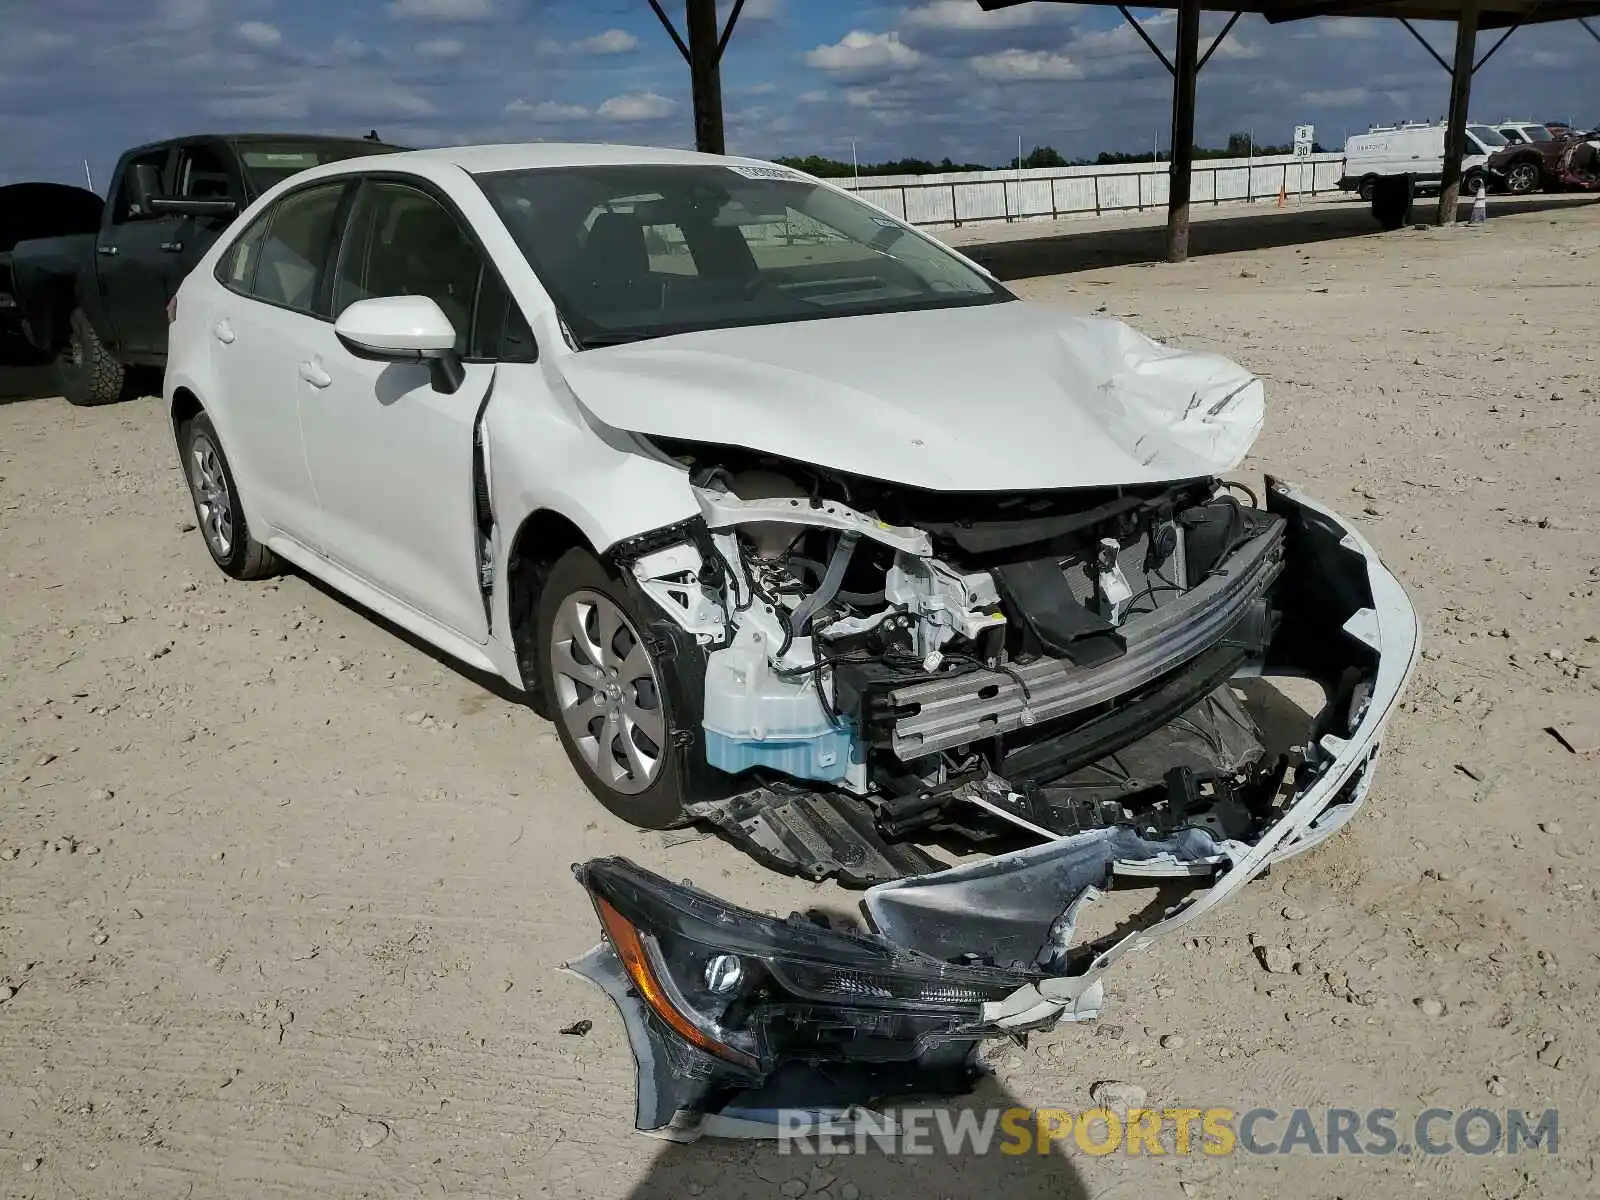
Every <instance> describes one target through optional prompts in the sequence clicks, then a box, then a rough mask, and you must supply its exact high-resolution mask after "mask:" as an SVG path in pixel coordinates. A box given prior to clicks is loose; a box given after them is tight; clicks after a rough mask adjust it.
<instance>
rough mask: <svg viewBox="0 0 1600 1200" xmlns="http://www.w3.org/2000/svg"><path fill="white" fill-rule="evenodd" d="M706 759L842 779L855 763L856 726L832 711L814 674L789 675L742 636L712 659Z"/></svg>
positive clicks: (728, 767)
mask: <svg viewBox="0 0 1600 1200" xmlns="http://www.w3.org/2000/svg"><path fill="white" fill-rule="evenodd" d="M703 724H704V727H705V731H706V761H707V762H709V763H710V764H711V765H712V766H713V767H716V768H717V769H718V770H719V771H727V772H728V773H729V774H733V775H736V774H738V773H739V772H740V771H748V770H750V769H751V768H752V767H766V768H768V769H769V770H773V771H781V772H783V773H784V774H785V775H790V776H793V777H794V778H797V779H819V780H825V781H828V782H836V781H838V780H840V779H843V778H844V777H845V775H846V774H847V773H848V772H849V770H850V765H851V756H852V755H853V754H854V753H855V748H856V743H855V737H854V736H853V734H852V732H851V729H850V726H849V724H848V723H847V722H845V721H843V720H842V719H841V722H840V724H839V725H838V726H835V725H834V724H833V722H831V721H830V720H829V719H828V715H827V713H825V712H824V711H823V710H822V702H821V701H820V700H819V699H818V698H817V688H816V684H815V683H813V682H812V680H811V678H810V677H809V676H800V677H798V678H795V679H792V680H791V679H783V678H781V677H779V676H777V675H774V674H773V673H772V672H771V671H770V670H768V669H767V663H766V659H765V656H764V655H761V654H760V653H759V652H758V651H755V650H753V649H752V648H748V647H746V646H744V645H741V644H739V643H737V642H736V643H735V644H734V645H732V646H729V647H728V648H727V649H724V650H718V651H715V652H714V653H712V654H711V656H710V657H709V658H708V659H707V660H706V695H705V718H704V721H703Z"/></svg>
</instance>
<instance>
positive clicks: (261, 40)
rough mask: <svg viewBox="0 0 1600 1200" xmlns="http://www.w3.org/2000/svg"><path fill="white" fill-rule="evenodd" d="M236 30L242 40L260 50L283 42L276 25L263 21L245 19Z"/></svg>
mask: <svg viewBox="0 0 1600 1200" xmlns="http://www.w3.org/2000/svg"><path fill="white" fill-rule="evenodd" d="M237 32H238V34H239V37H240V38H242V39H243V40H244V41H246V42H249V43H250V44H251V45H252V46H257V47H259V48H260V49H262V50H270V49H271V48H272V47H274V46H279V45H282V44H283V34H281V33H279V32H278V27H277V26H276V25H268V24H267V23H266V22H265V21H245V22H244V23H243V24H241V25H240V26H239V28H238V31H237Z"/></svg>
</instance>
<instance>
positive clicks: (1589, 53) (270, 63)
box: [0, 0, 1600, 187]
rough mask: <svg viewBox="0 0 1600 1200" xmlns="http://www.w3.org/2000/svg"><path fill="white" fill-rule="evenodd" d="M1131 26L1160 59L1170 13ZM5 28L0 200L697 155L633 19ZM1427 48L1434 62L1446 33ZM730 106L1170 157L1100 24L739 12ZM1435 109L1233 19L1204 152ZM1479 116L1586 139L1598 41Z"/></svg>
mask: <svg viewBox="0 0 1600 1200" xmlns="http://www.w3.org/2000/svg"><path fill="white" fill-rule="evenodd" d="M730 3H731V0H722V7H723V9H724V11H726V9H727V8H728V7H729V5H730ZM665 7H666V8H667V9H668V11H669V12H671V13H673V15H674V16H675V17H677V18H678V19H679V20H680V21H681V18H682V8H683V5H682V0H666V4H665ZM1135 11H1136V12H1139V13H1141V14H1142V15H1146V16H1148V17H1149V19H1150V22H1151V31H1152V33H1153V34H1154V36H1155V37H1156V38H1157V39H1158V41H1161V42H1162V43H1163V44H1165V45H1167V46H1169V47H1170V44H1171V41H1172V16H1171V14H1170V12H1169V13H1160V12H1155V11H1153V10H1147V9H1136V10H1135ZM1220 24H1221V18H1220V17H1218V18H1210V17H1208V18H1207V28H1208V29H1214V28H1216V27H1217V26H1219V25H1220ZM0 29H3V31H4V33H3V37H0V182H10V181H15V180H19V179H31V178H46V179H62V180H67V181H78V180H81V179H82V175H83V171H82V165H81V164H82V160H83V159H85V158H87V159H88V160H89V162H90V164H91V166H92V167H93V169H94V172H95V178H96V182H97V184H99V185H100V186H101V187H103V186H104V180H105V178H106V175H107V173H108V171H109V168H110V166H111V164H112V163H113V162H114V161H115V158H116V155H117V153H118V152H119V151H120V150H121V149H122V148H123V147H125V146H128V145H131V144H135V143H137V142H141V141H147V140H150V139H154V138H161V137H167V136H172V135H176V134H180V133H187V132H197V131H202V130H208V131H210V130H230V129H236V130H246V129H256V130H263V129H270V130H301V129H304V130H323V131H330V132H333V131H337V132H350V133H364V132H366V130H367V129H369V128H372V127H374V126H376V127H377V128H378V129H379V130H380V131H381V132H382V133H383V135H384V136H385V137H387V138H389V139H390V140H398V141H405V142H408V143H410V144H417V145H422V144H439V143H445V142H463V141H487V140H530V139H535V138H546V139H586V140H588V139H592V140H605V141H624V142H634V143H652V144H664V145H687V144H690V143H692V140H693V133H692V126H691V120H690V108H689V99H688V94H689V88H688V75H687V70H686V68H685V66H684V64H683V62H682V60H681V58H680V57H679V55H678V53H677V51H676V50H675V49H674V47H673V46H672V44H671V43H670V42H669V41H668V39H667V37H666V35H665V33H664V32H663V31H662V29H661V28H660V26H659V24H658V23H657V21H656V18H655V16H654V15H653V14H652V13H651V11H650V9H649V7H648V5H647V4H646V3H645V0H587V2H583V0H132V2H130V0H0ZM1423 30H1424V32H1425V33H1426V34H1427V35H1428V36H1430V37H1431V38H1432V39H1433V41H1434V43H1435V45H1437V46H1439V47H1440V48H1441V49H1442V50H1443V51H1444V52H1445V53H1446V55H1448V53H1449V45H1450V38H1451V37H1452V31H1451V30H1450V29H1449V28H1448V27H1444V26H1427V25H1425V26H1423ZM1488 45H1489V35H1487V34H1486V35H1484V36H1483V38H1482V39H1481V40H1480V48H1481V49H1486V48H1487V47H1488ZM1481 49H1480V52H1481ZM723 89H724V99H725V104H726V109H727V113H728V130H729V143H730V149H733V150H736V151H739V152H744V153H750V154H755V155H759V156H772V155H779V154H806V153H820V154H828V155H832V156H834V157H839V158H848V157H849V153H850V139H851V138H855V139H856V141H857V144H858V148H859V152H860V154H861V155H862V157H863V158H864V159H883V158H897V157H900V156H903V155H916V156H919V157H925V158H934V159H937V158H942V157H944V156H945V155H949V156H951V157H953V158H956V159H958V160H978V161H987V162H1000V161H1003V160H1004V159H1005V158H1007V156H1009V155H1010V154H1013V153H1014V152H1015V147H1016V139H1017V137H1018V136H1019V135H1020V136H1021V137H1022V138H1023V140H1024V141H1025V142H1026V143H1027V145H1028V146H1033V145H1036V144H1049V145H1053V146H1055V147H1056V148H1057V149H1059V150H1060V151H1062V152H1063V153H1065V154H1068V155H1080V154H1082V155H1088V154H1093V153H1094V152H1096V151H1099V150H1102V149H1126V150H1142V149H1145V148H1147V147H1149V146H1150V144H1151V142H1152V140H1154V139H1155V138H1157V137H1158V136H1159V138H1160V139H1161V143H1162V148H1163V149H1165V148H1166V132H1165V130H1166V125H1167V121H1168V107H1169V104H1170V100H1169V96H1170V91H1169V82H1168V78H1167V75H1166V73H1165V71H1164V70H1163V69H1162V67H1161V66H1160V64H1159V63H1157V62H1156V61H1155V60H1154V58H1153V57H1152V56H1151V55H1150V54H1149V53H1148V52H1147V51H1146V50H1145V49H1144V48H1143V47H1142V45H1140V44H1139V42H1138V41H1137V40H1136V38H1135V37H1134V35H1133V32H1132V30H1130V29H1128V28H1126V27H1125V26H1122V25H1121V24H1120V19H1119V18H1118V17H1117V15H1116V13H1115V10H1106V9H1097V8H1088V7H1084V6H1079V5H1066V4H1042V3H1035V4H1029V5H1025V6H1023V7H1020V8H1015V9H1010V10H1006V11H1002V12H997V13H987V14H986V13H983V12H982V11H981V10H980V9H979V8H978V6H977V4H976V3H975V2H974V0H900V2H890V0H880V2H878V3H846V2H844V0H747V3H746V5H745V10H744V16H743V17H742V19H741V21H740V24H739V28H738V31H737V32H736V33H735V35H734V38H733V41H732V44H731V45H730V47H729V52H728V56H727V58H726V60H725V61H724V68H723ZM1445 106H1446V77H1445V74H1444V72H1443V71H1442V70H1440V68H1439V66H1438V65H1437V64H1436V63H1434V62H1433V60H1432V59H1430V58H1428V56H1427V55H1426V54H1425V53H1424V52H1423V50H1422V49H1421V48H1420V47H1418V46H1417V45H1416V44H1415V43H1414V42H1413V41H1412V40H1411V38H1410V37H1409V36H1408V35H1407V34H1406V33H1405V31H1404V30H1403V29H1401V28H1400V27H1399V26H1398V25H1397V24H1395V23H1393V22H1364V21H1355V20H1339V19H1328V20H1319V21H1310V22H1305V23H1303V24H1298V25H1290V26H1280V27H1276V28H1274V27H1272V26H1269V25H1267V24H1266V22H1265V21H1263V20H1261V19H1260V18H1257V17H1253V16H1247V17H1244V18H1243V19H1242V20H1241V21H1240V22H1239V24H1238V25H1237V26H1236V27H1235V29H1234V31H1233V33H1232V34H1231V35H1230V36H1229V38H1228V40H1227V42H1225V43H1224V44H1223V47H1222V49H1220V50H1219V51H1218V52H1217V55H1216V57H1215V58H1214V59H1213V60H1212V62H1211V65H1210V66H1209V67H1208V68H1207V71H1206V73H1205V74H1204V75H1203V76H1202V78H1201V84H1200V98H1199V133H1200V140H1201V141H1202V142H1203V143H1206V144H1218V143H1220V142H1222V141H1223V140H1224V139H1225V138H1226V136H1227V134H1228V133H1229V132H1230V131H1232V130H1253V131H1254V133H1255V136H1256V138H1257V140H1258V141H1262V142H1274V141H1275V142H1282V141H1287V140H1288V139H1289V137H1290V132H1291V128H1292V126H1293V125H1295V124H1296V123H1299V122H1312V123H1315V124H1316V126H1317V131H1318V138H1319V140H1321V141H1323V142H1326V143H1330V144H1332V143H1338V142H1340V141H1341V140H1342V138H1343V136H1344V133H1345V131H1347V130H1349V131H1356V130H1360V129H1364V128H1365V127H1366V125H1367V124H1368V123H1369V122H1371V121H1374V120H1380V119H1392V118H1395V117H1425V116H1438V115H1439V114H1441V113H1442V112H1443V111H1444V109H1445ZM1474 110H1475V111H1474V118H1475V119H1491V120H1498V119H1500V118H1501V117H1502V116H1522V117H1532V118H1533V119H1537V120H1548V119H1573V118H1576V119H1577V120H1578V121H1580V122H1587V123H1594V122H1600V43H1597V42H1596V41H1594V40H1593V39H1592V38H1590V37H1589V35H1588V34H1586V33H1585V32H1584V31H1583V29H1582V28H1580V27H1579V26H1578V25H1577V24H1576V23H1574V22H1566V23H1563V24H1560V25H1553V26H1544V27H1539V28H1536V29H1528V30H1523V31H1521V32H1519V33H1517V34H1516V36H1515V37H1513V38H1512V40H1511V41H1510V43H1508V45H1507V46H1506V48H1505V49H1504V50H1502V51H1501V52H1500V54H1499V55H1498V56H1497V57H1496V58H1495V59H1494V61H1493V62H1492V63H1490V64H1489V65H1488V66H1487V67H1486V68H1485V69H1484V71H1483V72H1482V73H1481V74H1480V76H1479V77H1478V81H1477V85H1476V95H1475V101H1474Z"/></svg>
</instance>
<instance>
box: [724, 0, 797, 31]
mask: <svg viewBox="0 0 1600 1200" xmlns="http://www.w3.org/2000/svg"><path fill="white" fill-rule="evenodd" d="M782 12H783V0H745V6H744V10H743V11H742V12H741V13H740V14H739V24H740V25H743V24H744V23H745V22H746V21H774V20H776V19H777V18H778V17H779V16H780V15H781V14H782ZM722 19H723V20H724V21H726V20H727V17H723V18H722Z"/></svg>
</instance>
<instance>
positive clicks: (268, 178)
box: [239, 140, 402, 194]
mask: <svg viewBox="0 0 1600 1200" xmlns="http://www.w3.org/2000/svg"><path fill="white" fill-rule="evenodd" d="M401 148H402V147H399V146H385V145H383V144H382V143H381V142H368V141H355V140H351V141H320V142H242V143H240V144H239V158H240V159H241V160H242V161H243V163H244V172H245V174H246V175H248V176H249V177H250V184H251V186H252V187H254V188H255V190H256V192H257V193H258V194H259V193H261V192H264V191H266V190H267V189H268V188H270V187H272V186H273V185H274V184H276V183H282V182H283V181H284V180H285V179H287V178H289V176H291V175H298V174H299V173H300V172H301V171H309V170H310V169H311V168H312V167H320V166H322V165H323V164H324V163H331V162H342V161H343V160H344V159H347V158H360V157H361V156H362V155H364V154H393V153H394V152H395V151H397V150H399V149H401Z"/></svg>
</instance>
